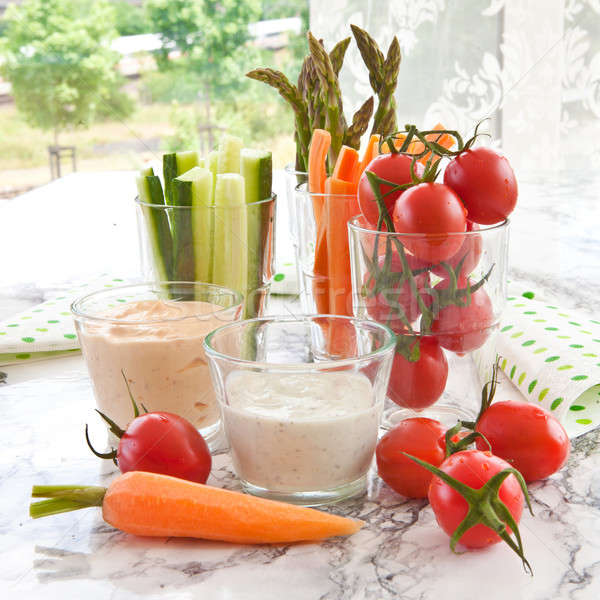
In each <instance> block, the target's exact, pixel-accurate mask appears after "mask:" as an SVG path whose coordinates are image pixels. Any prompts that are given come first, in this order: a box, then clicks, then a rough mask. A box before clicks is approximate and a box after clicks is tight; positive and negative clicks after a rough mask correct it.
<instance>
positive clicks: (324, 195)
mask: <svg viewBox="0 0 600 600" xmlns="http://www.w3.org/2000/svg"><path fill="white" fill-rule="evenodd" d="M301 185H306V183H299V184H298V185H297V186H296V187H295V188H294V191H295V192H296V193H297V194H302V195H304V196H310V197H311V198H332V197H333V198H343V199H344V200H345V199H347V198H357V195H356V193H354V194H327V193H325V192H309V191H308V190H301V189H299V188H300V186H301Z"/></svg>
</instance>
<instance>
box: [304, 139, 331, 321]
mask: <svg viewBox="0 0 600 600" xmlns="http://www.w3.org/2000/svg"><path fill="white" fill-rule="evenodd" d="M330 146H331V134H330V133H329V132H328V131H326V130H325V129H315V130H314V131H313V135H312V139H311V142H310V150H309V153H308V191H309V192H310V193H311V194H323V192H324V191H325V179H326V177H327V152H328V151H329V147H330ZM312 204H313V213H314V216H315V229H316V234H317V239H316V246H315V263H314V267H313V283H312V287H313V298H314V299H315V304H316V310H317V313H327V312H329V290H328V287H327V238H326V236H325V233H326V231H325V230H326V226H325V223H323V204H324V197H323V196H318V195H316V196H313V197H312Z"/></svg>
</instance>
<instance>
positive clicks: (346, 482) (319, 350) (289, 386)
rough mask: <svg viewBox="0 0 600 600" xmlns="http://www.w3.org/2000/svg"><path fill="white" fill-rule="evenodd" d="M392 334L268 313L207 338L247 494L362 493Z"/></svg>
mask: <svg viewBox="0 0 600 600" xmlns="http://www.w3.org/2000/svg"><path fill="white" fill-rule="evenodd" d="M394 346H395V335H394V333H393V332H392V331H391V330H390V329H389V328H388V327H386V326H384V325H380V324H378V323H375V322H373V321H368V320H364V319H357V318H352V317H342V316H320V315H316V316H302V317H297V318H295V317H272V318H269V317H264V318H260V319H250V320H247V321H240V322H237V323H232V324H229V325H225V326H223V327H220V328H219V329H217V330H216V331H214V332H212V333H211V334H209V335H208V336H207V337H206V339H205V341H204V347H205V350H206V354H207V357H208V359H209V364H210V367H211V373H212V379H213V385H214V387H215V392H216V395H217V398H218V400H219V402H220V403H221V407H222V411H223V425H224V429H225V434H226V436H227V440H228V441H229V445H230V448H231V455H232V460H233V468H234V470H235V472H236V474H237V476H238V477H239V478H240V479H241V482H242V486H243V488H244V489H245V491H247V492H249V493H251V494H255V495H258V496H263V497H268V498H272V499H278V500H283V501H286V502H293V503H297V504H303V505H307V506H314V505H318V504H326V503H330V502H335V501H337V500H341V499H343V498H348V497H350V496H354V495H357V494H359V493H362V492H363V491H364V490H365V488H366V475H367V471H368V470H369V467H370V465H371V462H372V458H373V452H374V450H375V445H376V443H377V432H378V428H379V422H380V418H381V412H382V407H383V402H384V400H385V392H386V389H387V385H388V378H389V372H390V367H391V362H392V357H393V351H394Z"/></svg>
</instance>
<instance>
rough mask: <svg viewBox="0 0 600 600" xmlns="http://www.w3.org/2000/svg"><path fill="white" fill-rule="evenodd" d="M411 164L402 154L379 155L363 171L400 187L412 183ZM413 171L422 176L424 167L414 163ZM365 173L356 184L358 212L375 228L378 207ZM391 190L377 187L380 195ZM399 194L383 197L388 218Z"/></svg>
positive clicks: (408, 158) (400, 192) (410, 160)
mask: <svg viewBox="0 0 600 600" xmlns="http://www.w3.org/2000/svg"><path fill="white" fill-rule="evenodd" d="M411 162H412V159H411V158H410V157H409V156H406V155H404V154H380V155H378V156H376V157H375V158H374V159H373V160H372V161H371V162H370V163H369V165H368V166H367V168H366V169H365V173H366V172H367V171H370V172H371V173H374V174H375V175H377V176H378V177H381V178H382V179H385V180H387V181H393V182H394V183H396V184H398V185H402V184H405V183H410V182H411V181H412V177H411V171H410V169H411ZM414 169H415V174H416V175H417V177H421V176H422V175H423V170H424V167H423V165H422V164H421V163H418V162H417V163H415V167H414ZM365 173H363V174H362V176H361V178H360V180H359V182H358V204H359V205H360V210H361V211H362V214H363V216H364V217H365V219H367V221H369V223H370V224H371V225H373V226H375V225H377V220H378V218H379V206H378V205H377V201H376V200H375V195H374V194H373V190H372V189H371V185H370V183H369V180H368V179H367V176H366V174H365ZM391 189H392V188H391V186H389V185H381V186H379V190H380V191H381V194H382V195H384V194H385V193H387V192H389V191H390V190H391ZM400 194H402V190H398V191H396V192H394V193H392V194H390V195H389V196H385V197H384V201H385V205H386V207H387V209H388V212H389V214H390V216H391V214H392V210H393V209H394V204H395V202H396V199H397V198H398V197H399V196H400ZM384 229H385V227H384Z"/></svg>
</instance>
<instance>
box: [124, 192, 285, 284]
mask: <svg viewBox="0 0 600 600" xmlns="http://www.w3.org/2000/svg"><path fill="white" fill-rule="evenodd" d="M276 200H277V194H276V193H275V192H271V196H270V197H269V198H264V199H263V200H257V201H256V202H248V203H247V204H244V206H259V205H260V204H267V203H268V202H274V201H276ZM134 202H135V203H136V204H139V205H140V206H146V207H148V208H165V209H174V210H182V209H185V210H191V209H192V208H196V206H177V205H173V204H151V203H150V202H144V201H143V200H142V199H141V198H140V196H139V194H138V195H136V197H135V199H134ZM201 208H210V209H212V210H218V209H221V210H230V209H236V208H239V207H237V206H215V205H214V204H211V205H210V206H202V207H201ZM188 283H190V282H188Z"/></svg>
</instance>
